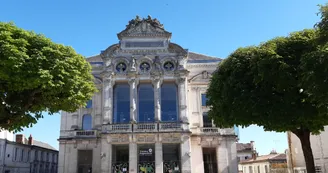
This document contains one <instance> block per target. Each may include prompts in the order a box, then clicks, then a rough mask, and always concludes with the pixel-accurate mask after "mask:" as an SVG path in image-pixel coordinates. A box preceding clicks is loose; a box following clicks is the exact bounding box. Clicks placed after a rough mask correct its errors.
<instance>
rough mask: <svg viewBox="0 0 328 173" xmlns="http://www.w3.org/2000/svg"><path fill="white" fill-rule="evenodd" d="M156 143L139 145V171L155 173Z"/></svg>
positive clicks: (141, 172)
mask: <svg viewBox="0 0 328 173" xmlns="http://www.w3.org/2000/svg"><path fill="white" fill-rule="evenodd" d="M154 148H155V147H154V145H139V146H138V173H155V150H154Z"/></svg>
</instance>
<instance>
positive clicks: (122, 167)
mask: <svg viewBox="0 0 328 173" xmlns="http://www.w3.org/2000/svg"><path fill="white" fill-rule="evenodd" d="M128 172H129V162H112V173H128Z"/></svg>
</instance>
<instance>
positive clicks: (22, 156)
mask: <svg viewBox="0 0 328 173" xmlns="http://www.w3.org/2000/svg"><path fill="white" fill-rule="evenodd" d="M23 160H24V149H22V152H21V158H20V161H21V162H22V161H23Z"/></svg>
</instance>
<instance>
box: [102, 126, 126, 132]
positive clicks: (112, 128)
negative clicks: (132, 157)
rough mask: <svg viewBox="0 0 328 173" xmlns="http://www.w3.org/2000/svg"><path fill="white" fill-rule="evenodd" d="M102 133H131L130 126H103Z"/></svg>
mask: <svg viewBox="0 0 328 173" xmlns="http://www.w3.org/2000/svg"><path fill="white" fill-rule="evenodd" d="M102 127H103V128H102V131H103V132H105V133H129V132H132V124H109V125H103V126H102Z"/></svg>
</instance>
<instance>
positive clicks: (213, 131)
mask: <svg viewBox="0 0 328 173" xmlns="http://www.w3.org/2000/svg"><path fill="white" fill-rule="evenodd" d="M198 134H205V135H213V134H219V135H223V136H224V135H236V134H235V131H234V129H233V128H224V129H221V128H217V127H201V128H199V131H198Z"/></svg>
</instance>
